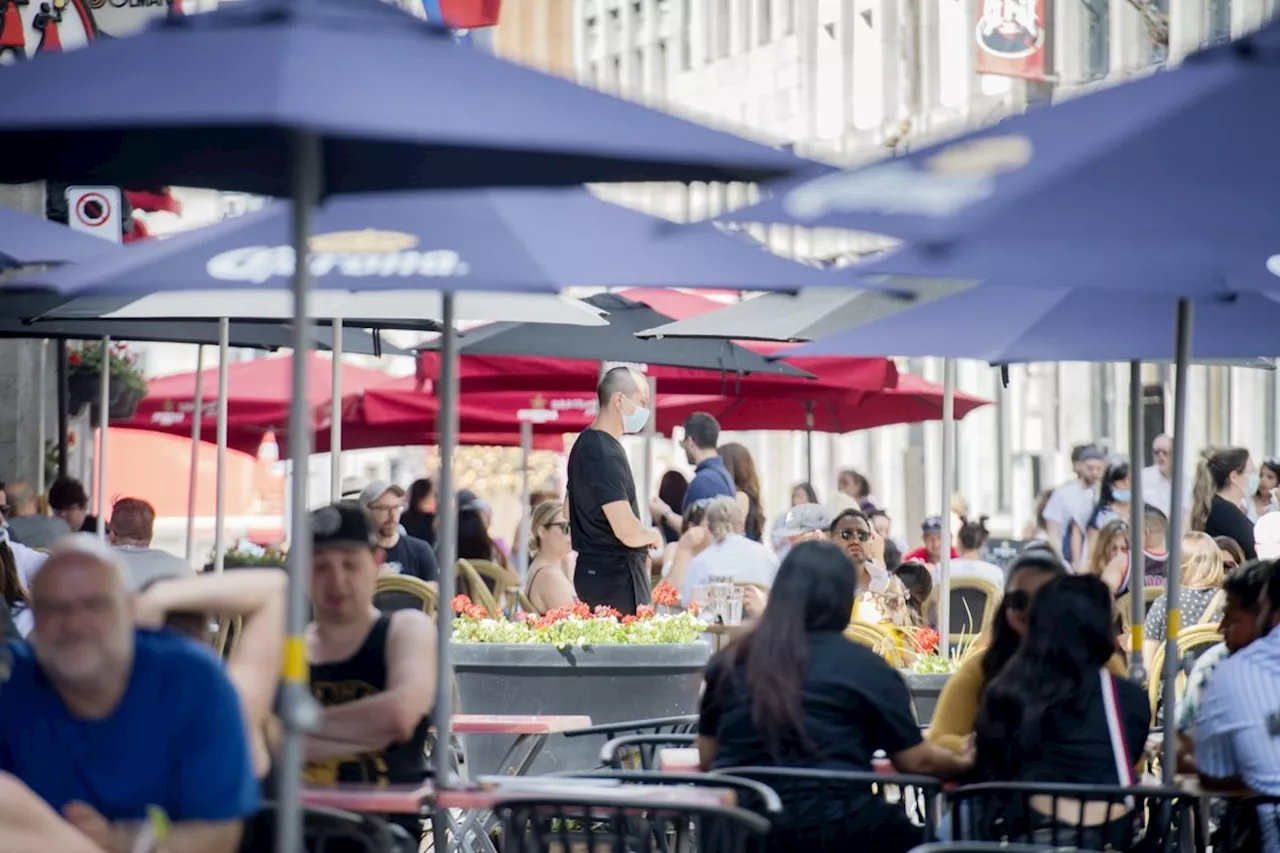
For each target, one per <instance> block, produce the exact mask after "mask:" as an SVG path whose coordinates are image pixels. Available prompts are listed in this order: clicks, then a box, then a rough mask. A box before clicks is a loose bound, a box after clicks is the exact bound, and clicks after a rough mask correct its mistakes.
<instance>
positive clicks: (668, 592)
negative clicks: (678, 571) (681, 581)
mask: <svg viewBox="0 0 1280 853" xmlns="http://www.w3.org/2000/svg"><path fill="white" fill-rule="evenodd" d="M653 603H654V604H662V605H665V606H667V607H671V606H674V605H676V604H679V603H680V594H679V593H678V592H676V588H675V587H673V586H672V585H671V584H669V583H667V582H666V581H663V582H662V583H660V584H658V586H657V587H656V588H655V589H654V590H653Z"/></svg>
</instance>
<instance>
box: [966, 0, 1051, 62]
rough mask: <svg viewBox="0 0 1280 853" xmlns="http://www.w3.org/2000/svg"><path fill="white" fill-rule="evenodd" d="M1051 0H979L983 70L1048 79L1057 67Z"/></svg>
mask: <svg viewBox="0 0 1280 853" xmlns="http://www.w3.org/2000/svg"><path fill="white" fill-rule="evenodd" d="M1051 8H1052V4H1051V3H1049V2H1048V0H978V23H977V26H975V27H974V32H973V36H974V41H975V42H976V43H977V70H978V73H979V74H994V75H997V76H1001V77H1018V78H1020V79H1023V80H1045V79H1047V78H1048V77H1049V76H1050V75H1051V74H1052V71H1053V61H1052V55H1053V51H1052V44H1053V32H1052V21H1051V11H1050V10H1051Z"/></svg>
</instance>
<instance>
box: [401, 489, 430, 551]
mask: <svg viewBox="0 0 1280 853" xmlns="http://www.w3.org/2000/svg"><path fill="white" fill-rule="evenodd" d="M400 523H401V524H403V525H404V529H405V531H406V532H407V533H408V534H409V535H410V536H412V537H413V538H415V539H421V540H422V541H423V542H426V543H427V544H428V545H430V546H431V547H433V548H434V547H435V545H436V496H435V489H434V487H433V486H432V485H431V481H430V480H428V479H427V478H426V477H421V478H419V479H417V480H414V481H413V485H411V486H409V496H408V497H407V498H406V499H405V508H404V514H403V515H401V516H400Z"/></svg>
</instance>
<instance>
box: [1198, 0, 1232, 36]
mask: <svg viewBox="0 0 1280 853" xmlns="http://www.w3.org/2000/svg"><path fill="white" fill-rule="evenodd" d="M1205 17H1206V21H1205V28H1204V31H1205V41H1207V42H1208V43H1209V44H1214V43H1215V42H1220V41H1227V40H1228V39H1230V38H1231V0H1209V2H1208V3H1207V4H1205Z"/></svg>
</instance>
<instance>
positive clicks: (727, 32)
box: [715, 0, 733, 59]
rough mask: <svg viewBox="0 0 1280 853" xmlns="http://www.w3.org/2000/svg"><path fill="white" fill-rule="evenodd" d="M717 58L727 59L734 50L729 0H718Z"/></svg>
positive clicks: (716, 19)
mask: <svg viewBox="0 0 1280 853" xmlns="http://www.w3.org/2000/svg"><path fill="white" fill-rule="evenodd" d="M715 30H716V54H715V55H716V59H726V58H728V57H729V55H730V54H731V53H732V52H733V16H732V13H731V12H730V10H729V0H716V18H715Z"/></svg>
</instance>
